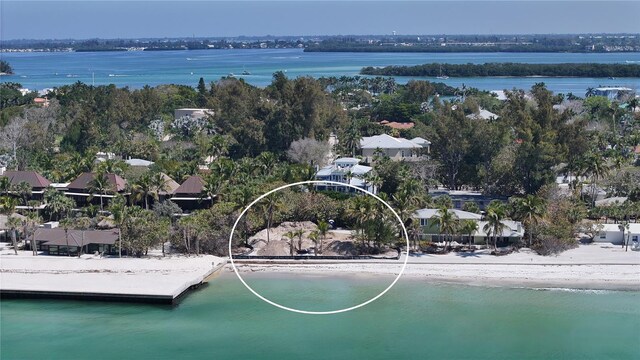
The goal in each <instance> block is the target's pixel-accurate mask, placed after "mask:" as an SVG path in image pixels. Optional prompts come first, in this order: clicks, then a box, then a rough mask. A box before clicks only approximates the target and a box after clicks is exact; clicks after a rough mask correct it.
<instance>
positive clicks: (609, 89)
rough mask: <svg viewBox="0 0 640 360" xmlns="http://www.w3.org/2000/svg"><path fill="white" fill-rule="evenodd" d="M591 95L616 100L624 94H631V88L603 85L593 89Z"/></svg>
mask: <svg viewBox="0 0 640 360" xmlns="http://www.w3.org/2000/svg"><path fill="white" fill-rule="evenodd" d="M593 95H595V96H604V97H606V98H608V99H609V100H617V99H620V98H621V97H623V96H626V95H633V89H631V88H628V87H621V86H603V87H597V88H595V89H593Z"/></svg>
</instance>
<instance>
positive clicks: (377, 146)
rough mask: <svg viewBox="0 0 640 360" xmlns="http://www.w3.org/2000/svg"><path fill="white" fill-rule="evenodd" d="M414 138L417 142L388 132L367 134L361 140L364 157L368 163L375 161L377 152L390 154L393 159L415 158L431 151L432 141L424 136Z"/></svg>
mask: <svg viewBox="0 0 640 360" xmlns="http://www.w3.org/2000/svg"><path fill="white" fill-rule="evenodd" d="M414 140H416V142H414V141H413V140H407V139H405V138H395V137H393V136H390V135H387V134H382V135H375V136H366V137H363V138H362V139H361V140H360V149H361V150H362V157H363V158H364V160H365V161H366V162H368V163H370V162H372V161H373V158H374V156H375V155H376V153H377V152H380V153H382V154H384V155H386V156H388V157H389V158H391V160H415V159H417V158H418V157H419V156H420V155H423V154H428V153H429V151H430V146H431V143H430V142H429V141H428V140H425V139H422V138H415V139H414Z"/></svg>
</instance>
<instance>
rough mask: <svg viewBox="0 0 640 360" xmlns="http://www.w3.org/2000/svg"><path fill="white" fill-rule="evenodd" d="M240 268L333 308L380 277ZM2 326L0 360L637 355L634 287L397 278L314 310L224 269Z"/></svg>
mask: <svg viewBox="0 0 640 360" xmlns="http://www.w3.org/2000/svg"><path fill="white" fill-rule="evenodd" d="M245 276H246V277H249V278H250V280H252V281H261V282H264V284H263V287H264V288H271V289H272V290H271V293H270V296H272V297H275V298H276V299H274V300H278V301H281V302H287V303H289V304H292V305H295V304H296V303H297V305H302V304H304V303H307V302H308V301H309V299H308V295H307V294H308V290H309V289H312V288H314V287H317V288H318V289H323V290H326V289H329V291H330V293H325V294H324V295H323V296H324V297H330V298H331V299H332V300H331V302H332V303H333V305H338V306H340V305H348V304H351V303H352V301H353V300H354V298H358V299H359V298H360V297H361V296H359V295H364V296H368V295H369V294H370V293H371V292H372V290H377V289H379V288H380V287H381V286H384V285H386V284H388V281H387V280H388V279H383V280H379V279H376V278H367V279H360V280H358V281H355V280H354V281H351V283H350V286H349V287H345V286H335V284H336V282H342V281H347V280H341V279H330V278H314V279H303V278H300V277H295V276H291V277H290V278H287V277H283V276H278V277H274V278H273V279H270V278H268V277H264V276H262V277H259V278H258V277H256V278H253V279H251V275H250V274H247V275H245ZM327 285H330V286H327ZM292 286H293V287H298V288H299V291H289V290H288V289H291V287H292ZM285 291H288V292H285ZM285 299H286V301H285ZM0 330H1V334H2V336H1V337H0V355H1V356H0V357H1V358H2V359H120V360H124V359H278V360H286V359H598V360H600V359H638V358H640V293H639V292H615V291H585V292H580V291H540V290H528V289H508V288H485V287H474V286H453V285H436V284H430V283H427V282H424V281H421V280H412V279H401V280H400V281H399V282H398V283H397V284H396V286H395V287H394V288H392V290H391V291H389V292H388V293H387V294H386V295H385V296H383V297H382V298H380V299H378V300H377V301H374V302H373V303H371V304H369V305H367V306H365V307H363V308H360V309H357V310H355V311H351V312H347V313H343V314H336V315H323V316H318V315H302V314H295V313H290V312H288V311H284V310H280V309H277V308H275V307H273V306H271V305H268V304H266V303H264V302H262V301H261V300H259V299H258V298H256V297H255V296H254V295H253V294H251V293H249V291H248V290H247V289H246V288H244V286H243V285H242V284H241V283H240V282H239V281H238V280H237V279H236V278H235V277H234V276H233V275H229V274H227V275H223V276H222V277H219V278H217V279H215V280H213V281H212V282H211V283H210V284H209V285H208V286H206V287H205V288H204V289H201V290H198V291H196V292H194V293H191V294H190V295H189V296H187V297H186V298H185V299H184V300H183V302H182V303H181V304H180V305H179V306H177V307H174V308H172V307H169V306H152V305H141V304H122V303H102V302H81V301H53V300H3V301H2V302H1V303H0Z"/></svg>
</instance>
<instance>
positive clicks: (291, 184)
mask: <svg viewBox="0 0 640 360" xmlns="http://www.w3.org/2000/svg"><path fill="white" fill-rule="evenodd" d="M307 184H332V185H339V186H348V187H351V188H354V189H356V190H359V191H362V192H363V193H365V194H368V195H371V196H373V197H374V198H375V199H377V200H378V201H380V202H381V203H383V204H384V205H385V206H386V207H387V208H388V209H389V210H391V212H392V213H393V214H394V215H395V216H396V218H397V219H398V222H399V223H400V226H402V231H404V238H405V239H406V241H407V251H408V250H409V235H408V234H407V228H406V227H405V226H404V223H403V222H402V219H401V218H400V215H398V213H397V212H396V211H395V210H394V209H393V207H391V205H389V204H388V203H387V202H386V201H384V200H382V199H380V197H378V196H377V195H375V194H373V193H372V192H369V191H367V190H364V189H361V188H359V187H357V186H354V185H351V184H345V183H341V182H337V181H329V180H307V181H299V182H295V183H290V184H286V185H283V186H280V187H278V188H275V189H273V190H270V191H268V192H266V193H264V194H262V195H261V196H259V197H258V198H257V199H255V200H254V201H253V202H252V203H251V204H249V205H248V206H247V207H246V208H245V209H244V210H242V213H240V216H238V218H237V219H236V222H235V223H234V224H233V228H231V234H229V259H230V260H231V267H233V271H234V272H235V273H236V275H237V276H238V279H240V282H242V284H243V285H244V286H245V287H246V288H247V289H248V290H249V291H251V292H252V293H253V295H255V296H257V297H258V298H259V299H261V300H263V301H264V302H266V303H268V304H271V305H273V306H275V307H277V308H280V309H283V310H288V311H291V312H294V313H299V314H307V315H330V314H338V313H343V312H347V311H350V310H355V309H357V308H360V307H363V306H365V305H367V304H370V303H372V302H373V301H375V300H377V299H378V298H380V297H381V296H382V295H384V294H386V293H387V291H389V290H391V288H392V287H393V286H394V285H395V284H396V283H397V282H398V280H400V277H401V276H402V274H403V273H404V269H405V268H406V267H407V261H408V260H409V256H408V254H407V255H406V256H405V258H404V263H403V264H402V269H400V272H399V273H398V276H396V278H395V279H394V280H393V282H392V283H391V285H389V286H388V287H387V288H386V289H384V290H382V292H381V293H380V294H378V295H376V296H375V297H373V298H371V299H369V300H367V301H365V302H363V303H361V304H358V305H355V306H352V307H348V308H344V309H339V310H331V311H307V310H298V309H294V308H290V307H286V306H284V305H280V304H278V303H276V302H274V301H271V300H269V299H267V298H265V297H264V296H262V295H260V294H259V293H258V292H256V291H255V290H253V289H252V288H251V287H250V286H249V285H248V284H247V283H246V282H245V281H244V279H242V276H240V273H239V272H238V269H237V268H236V265H235V263H234V262H233V256H232V255H231V244H232V242H233V234H234V233H235V232H236V227H237V226H238V223H239V222H240V219H242V217H243V216H244V214H245V213H246V212H247V211H248V210H249V209H250V208H251V207H252V206H253V205H255V204H256V203H257V202H258V201H260V200H262V199H264V198H265V197H267V196H269V195H271V194H273V193H274V192H276V191H280V190H282V189H286V188H289V187H292V186H298V185H307ZM400 256H402V251H401V252H400Z"/></svg>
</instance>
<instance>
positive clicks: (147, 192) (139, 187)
mask: <svg viewBox="0 0 640 360" xmlns="http://www.w3.org/2000/svg"><path fill="white" fill-rule="evenodd" d="M131 193H132V194H131V197H132V199H133V201H134V202H136V203H137V202H139V201H143V202H144V208H145V210H149V196H154V194H155V196H154V199H157V198H156V197H157V196H158V195H157V192H155V193H154V187H153V184H152V182H151V176H149V174H144V175H142V176H141V177H140V178H138V180H137V181H135V182H134V183H133V185H132V186H131Z"/></svg>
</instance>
